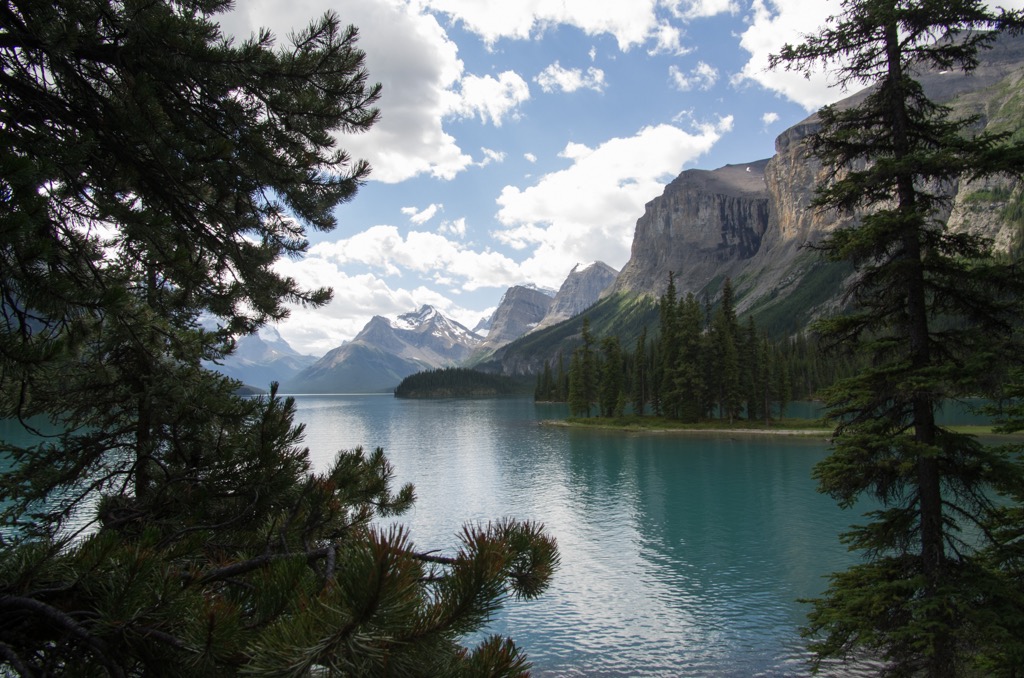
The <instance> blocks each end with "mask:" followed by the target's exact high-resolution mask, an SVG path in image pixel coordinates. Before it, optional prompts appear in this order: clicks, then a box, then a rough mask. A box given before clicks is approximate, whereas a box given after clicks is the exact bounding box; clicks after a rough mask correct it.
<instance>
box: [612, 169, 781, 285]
mask: <svg viewBox="0 0 1024 678" xmlns="http://www.w3.org/2000/svg"><path fill="white" fill-rule="evenodd" d="M767 162H768V161H767V160H760V161H757V162H752V163H749V164H744V165H728V166H726V167H723V168H721V169H717V170H712V171H708V170H687V171H685V172H683V173H682V174H680V175H679V176H678V177H677V178H676V179H675V180H674V181H672V183H670V184H669V185H668V186H666V187H665V192H664V193H663V194H662V195H661V196H660V197H658V198H655V199H654V200H652V201H651V202H649V203H647V205H646V206H645V208H644V214H643V216H642V217H640V218H639V219H638V220H637V222H636V231H635V233H634V235H633V248H632V252H631V255H630V259H629V262H628V263H627V264H626V265H625V267H623V269H622V272H621V273H620V274H619V276H618V278H617V279H616V280H615V283H614V284H613V285H612V286H611V287H610V288H609V289H608V291H607V294H615V293H617V292H623V291H626V292H632V293H641V294H654V295H660V294H661V293H662V292H664V290H665V287H666V285H667V284H668V274H669V271H672V272H674V273H675V275H676V285H677V287H678V288H679V289H680V290H682V291H684V292H686V291H694V292H696V291H699V290H701V289H703V288H704V286H705V285H707V283H708V281H710V280H712V279H714V278H716V277H720V276H722V275H728V274H729V273H730V272H731V271H735V270H738V269H739V268H740V266H741V265H742V262H744V261H747V260H749V259H750V258H752V257H753V256H754V255H756V254H757V253H758V252H759V251H760V249H761V241H762V240H763V239H764V236H765V232H766V231H767V229H768V225H769V219H770V216H771V210H772V206H771V200H770V196H769V194H768V190H767V188H766V187H765V166H766V165H767Z"/></svg>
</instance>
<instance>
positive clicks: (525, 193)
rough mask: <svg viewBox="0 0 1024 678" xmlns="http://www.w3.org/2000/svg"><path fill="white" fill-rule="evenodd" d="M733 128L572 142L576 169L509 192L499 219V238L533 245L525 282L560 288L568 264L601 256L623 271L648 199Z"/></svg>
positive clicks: (665, 128)
mask: <svg viewBox="0 0 1024 678" xmlns="http://www.w3.org/2000/svg"><path fill="white" fill-rule="evenodd" d="M731 128H732V118H731V117H727V118H722V119H720V120H719V121H718V122H717V123H715V124H704V125H701V126H699V127H698V128H697V129H695V130H694V131H693V132H687V131H684V130H683V129H680V128H678V127H675V126H673V125H658V126H654V127H645V128H644V129H641V130H640V131H639V132H637V134H636V135H634V136H633V137H629V138H615V139H610V140H608V141H606V142H605V143H603V144H601V145H600V146H598V147H597V148H589V147H587V146H585V145H583V144H567V145H566V147H565V149H564V150H563V151H562V153H561V155H562V157H565V158H568V159H570V160H572V161H573V162H572V165H571V166H570V167H568V168H566V169H564V170H560V171H557V172H553V173H550V174H547V175H545V176H543V177H541V178H540V179H539V180H538V181H537V183H536V184H534V185H533V186H530V187H528V188H525V189H520V188H518V187H515V186H506V187H505V188H504V189H503V190H502V192H501V196H500V197H499V198H498V205H499V206H500V209H499V211H498V215H497V216H498V220H499V221H500V223H501V224H502V225H503V226H504V227H505V228H504V229H501V230H498V231H496V232H495V233H494V236H495V237H496V238H497V239H499V240H500V241H501V242H504V243H505V244H507V245H509V246H511V247H514V248H517V249H521V250H526V249H529V248H532V249H533V251H532V253H531V255H530V256H529V258H528V259H527V260H526V261H524V262H523V264H522V265H521V269H522V271H523V272H524V273H525V275H524V276H523V279H527V280H532V281H534V282H536V283H537V284H540V285H548V286H551V287H556V288H557V287H558V286H559V285H560V284H561V283H562V281H563V280H564V279H565V276H566V274H567V273H568V271H567V270H563V269H564V268H565V263H566V262H578V261H595V260H601V261H604V262H606V263H608V264H609V265H611V266H614V267H616V268H619V267H621V266H622V265H623V264H624V263H625V262H626V260H627V259H628V257H629V248H630V244H631V243H632V238H633V227H634V225H635V223H636V220H637V218H638V217H640V216H641V215H642V214H643V210H644V204H645V203H646V202H647V201H649V200H650V199H651V198H652V197H654V196H657V195H659V194H660V193H661V192H662V190H664V185H665V183H666V181H667V180H668V179H670V178H672V177H675V176H676V175H677V174H678V173H679V172H680V170H681V169H682V168H683V166H684V165H686V164H687V163H690V162H693V161H694V160H696V159H697V158H699V157H700V156H701V155H703V154H704V153H706V152H707V151H708V150H709V149H710V148H711V147H712V146H713V145H714V144H715V142H717V141H718V140H719V139H720V138H721V137H722V135H723V134H725V133H726V132H728V131H729V130H730V129H731Z"/></svg>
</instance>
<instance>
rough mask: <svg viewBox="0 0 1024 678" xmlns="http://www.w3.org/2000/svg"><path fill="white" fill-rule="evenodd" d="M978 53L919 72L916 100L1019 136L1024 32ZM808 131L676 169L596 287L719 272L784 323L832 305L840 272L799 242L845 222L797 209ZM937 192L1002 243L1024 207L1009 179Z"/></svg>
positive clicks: (702, 277) (1023, 110)
mask: <svg viewBox="0 0 1024 678" xmlns="http://www.w3.org/2000/svg"><path fill="white" fill-rule="evenodd" d="M982 58H983V61H982V63H981V64H980V65H979V67H978V68H977V69H976V70H975V71H974V72H973V73H972V74H971V75H963V74H961V73H957V72H938V71H933V72H927V73H923V74H921V75H920V76H919V79H920V81H921V83H922V85H923V86H924V88H925V91H926V93H927V94H928V96H929V97H930V98H932V99H933V100H934V101H936V102H939V103H945V104H947V105H949V106H950V107H951V108H952V109H953V111H954V115H956V116H967V115H977V116H979V122H978V127H979V128H982V127H987V128H988V129H990V130H995V131H1008V132H1019V130H1020V129H1022V128H1024V84H1022V80H1024V38H1012V37H1009V36H1004V37H1002V38H1000V40H999V41H998V42H997V43H996V46H995V48H994V49H992V50H990V51H988V52H986V53H984V54H983V55H982ZM865 95H866V92H861V93H858V94H856V95H853V96H852V97H850V98H849V99H847V100H845V101H843V102H840V103H839V104H837V105H839V106H841V107H842V106H847V105H851V104H852V103H855V102H857V101H859V100H861V99H862V98H863V97H864V96H865ZM817 126H818V120H817V116H815V115H812V116H810V117H809V118H807V119H805V120H803V121H801V122H800V123H798V124H796V125H794V126H793V127H791V128H790V129H788V130H786V131H785V132H783V133H782V134H781V135H780V136H779V137H778V139H777V140H776V145H775V146H776V154H775V155H774V156H773V157H772V158H770V159H769V160H760V161H756V162H752V163H748V164H740V165H730V166H727V167H723V168H721V169H717V170H713V171H705V170H687V171H685V172H683V173H682V174H680V175H679V177H678V178H676V179H675V180H674V181H673V182H672V183H671V184H669V185H668V186H667V187H666V188H665V191H664V193H663V194H662V195H661V196H659V197H657V198H655V199H654V200H652V201H651V202H649V203H648V204H647V205H646V208H645V210H644V214H643V216H641V217H640V218H639V219H638V220H637V222H636V229H635V234H634V239H633V248H632V252H631V256H630V260H629V262H628V263H627V264H626V266H625V267H624V268H623V270H622V272H621V273H620V274H619V276H618V279H617V280H616V281H615V283H614V284H613V285H612V286H611V287H610V288H609V289H608V291H607V292H606V293H605V294H606V295H612V294H615V293H618V292H626V293H630V294H640V295H654V296H658V295H660V294H662V293H663V292H664V289H665V286H666V284H667V281H668V274H669V271H672V272H674V273H675V275H676V284H677V288H678V289H679V291H680V293H686V292H693V293H695V294H697V295H698V296H701V295H704V294H706V295H708V296H709V297H710V298H711V299H714V298H716V297H717V296H718V294H719V293H720V289H721V284H722V281H723V280H724V279H725V278H726V277H730V278H731V279H732V281H733V286H734V289H735V291H736V298H737V309H738V310H739V311H741V312H743V311H751V312H755V311H756V312H757V313H765V314H769V315H770V314H773V313H774V314H775V316H780V315H788V316H791V317H790V320H791V321H792V322H793V326H794V327H797V326H800V325H801V323H805V322H806V321H808V320H810V319H813V318H814V317H815V316H817V315H819V314H820V313H822V312H824V311H826V310H829V309H831V308H834V307H835V306H836V304H837V303H839V291H840V289H841V285H842V282H843V279H844V277H845V276H848V275H849V274H850V272H849V271H848V270H846V271H845V272H844V270H842V269H840V268H838V265H835V264H825V263H824V262H823V261H822V260H821V259H820V258H819V257H817V256H816V255H814V253H813V252H811V251H809V250H808V249H807V248H806V247H805V246H806V245H808V244H813V243H815V242H817V241H819V240H820V239H821V238H822V237H824V236H825V235H826V234H828V233H829V232H831V231H832V230H833V229H834V228H836V226H837V225H838V224H840V223H842V222H843V220H844V219H845V220H848V219H850V218H851V217H843V218H840V217H838V216H837V215H836V214H834V213H827V212H822V211H819V210H815V209H812V208H810V207H809V205H810V202H811V200H812V199H813V197H814V193H815V187H816V186H818V185H819V184H820V183H821V182H822V181H824V180H826V179H827V178H828V174H829V168H824V167H822V165H821V163H820V162H818V161H817V160H816V159H814V158H813V157H811V156H810V155H809V153H808V151H807V149H806V147H805V145H804V143H803V140H804V139H805V138H806V137H807V136H808V135H809V134H811V133H812V132H814V131H815V130H816V129H817ZM948 191H949V195H950V198H951V212H950V214H949V219H948V224H949V227H950V228H952V229H954V230H966V231H970V232H973V233H977V234H981V235H984V236H986V237H989V238H992V240H993V242H994V243H995V245H996V247H999V248H1002V249H1006V248H1007V247H1009V245H1010V244H1011V242H1012V241H1013V239H1014V237H1016V236H1015V233H1016V232H1017V231H1018V229H1019V224H1016V223H1014V220H1013V219H1011V218H1008V215H1011V214H1012V213H1013V211H1014V210H1015V209H1016V210H1017V211H1018V212H1020V213H1022V214H1024V209H1019V208H1021V207H1022V199H1021V190H1020V187H1019V186H1018V185H1017V183H1016V182H1014V181H1012V180H1010V179H990V180H986V181H985V182H983V183H974V184H968V183H963V184H960V185H955V186H952V187H949V188H948ZM852 218H856V217H852ZM829 267H831V268H829ZM794 313H797V314H798V315H799V317H796V316H794V315H793V314H794Z"/></svg>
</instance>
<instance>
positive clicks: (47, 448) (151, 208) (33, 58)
mask: <svg viewBox="0 0 1024 678" xmlns="http://www.w3.org/2000/svg"><path fill="white" fill-rule="evenodd" d="M230 4H231V3H228V2H225V1H224V0H187V1H184V2H165V1H163V0H156V1H154V2H145V3H137V2H129V3H121V2H111V1H110V0H76V1H74V2H72V1H64V0H60V1H58V2H42V1H40V0H12V1H11V2H7V3H5V5H4V7H3V8H2V9H0V17H2V19H0V65H2V67H0V203H2V205H3V209H0V260H2V266H0V416H3V417H5V418H9V419H12V420H15V421H20V422H23V424H24V425H25V426H26V427H30V424H28V422H35V421H44V422H46V423H47V424H49V425H50V426H51V427H52V429H53V430H56V431H58V433H56V434H53V435H45V434H43V432H41V431H40V432H39V434H40V435H39V438H38V442H34V443H30V444H25V445H20V446H19V445H15V444H12V443H10V442H8V441H4V442H2V443H0V456H2V457H3V458H4V460H5V463H8V464H9V466H8V468H7V469H6V471H5V472H4V474H3V476H2V478H0V502H2V508H3V510H2V513H0V518H2V521H3V523H2V529H3V532H2V534H3V542H2V544H0V546H2V549H0V673H3V674H4V675H8V674H11V675H13V674H20V675H81V676H91V675H103V674H106V675H113V676H123V675H172V676H231V675H240V674H250V675H253V674H255V675H261V674H262V675H275V676H278V675H310V674H316V675H342V674H344V675H351V674H356V675H384V674H390V675H410V676H414V675H424V676H435V675H460V674H463V675H478V674H480V673H490V674H492V675H523V674H524V673H525V671H526V668H527V666H526V663H525V660H524V657H523V656H522V654H521V653H520V652H519V651H518V649H517V648H516V647H515V645H514V643H512V642H511V641H510V640H507V639H501V638H494V639H489V640H486V641H484V642H482V643H480V644H479V645H478V646H477V647H476V648H472V649H471V648H467V647H464V646H463V644H462V643H463V639H464V638H466V637H467V636H468V635H469V634H471V633H475V632H477V631H478V630H479V629H480V628H481V627H482V626H483V624H485V623H486V621H487V619H488V618H489V616H490V615H491V614H492V613H493V612H494V611H495V610H496V609H497V608H498V607H499V606H501V605H502V604H503V603H504V602H505V601H506V600H507V599H509V598H531V597H533V596H536V595H538V594H539V593H540V592H541V591H542V590H543V589H544V588H545V586H546V585H547V582H548V581H549V580H550V577H551V574H552V571H553V569H554V567H555V566H556V565H557V561H558V555H557V551H556V549H555V544H554V541H553V540H552V539H551V538H550V537H549V536H548V535H546V534H545V533H544V532H543V530H542V529H541V528H540V526H537V525H534V524H532V523H519V522H514V521H506V522H501V523H496V524H493V525H488V526H481V527H467V528H466V530H465V531H464V534H463V535H462V546H461V547H460V548H459V550H458V552H457V553H456V555H455V556H453V557H442V556H436V555H427V554H423V553H420V552H418V551H416V549H415V547H414V544H413V543H412V542H411V540H410V539H409V537H408V535H406V533H405V532H404V530H402V529H401V528H397V527H396V528H390V529H386V530H385V529H381V528H379V527H376V526H375V525H376V521H377V520H378V519H379V518H382V517H388V516H399V515H401V514H402V513H403V512H405V511H406V510H407V509H408V508H409V506H410V505H411V504H412V502H413V499H414V492H413V488H412V486H410V485H407V486H404V487H401V488H398V489H397V490H393V489H392V487H391V484H392V476H393V474H392V469H391V466H390V464H389V463H388V461H387V459H386V457H385V456H384V453H383V451H382V450H379V449H378V450H376V451H375V452H373V453H372V454H367V453H364V451H362V450H361V449H357V450H353V451H347V452H340V453H339V454H338V456H337V458H336V460H335V462H334V464H333V465H332V466H331V467H330V468H328V469H326V470H325V471H321V472H313V471H312V470H311V463H310V458H309V453H308V450H306V449H305V448H303V447H301V442H302V438H303V430H302V427H301V426H296V425H294V415H295V407H294V402H293V401H291V400H290V399H282V398H280V397H279V396H278V395H277V393H276V387H275V388H272V390H271V393H270V394H269V395H268V396H267V397H259V398H251V399H248V398H242V397H239V396H238V395H237V393H236V389H237V388H238V386H239V384H238V383H237V382H234V381H231V380H228V379H226V378H224V377H222V376H220V375H217V374H216V373H213V372H209V371H207V370H204V369H203V368H202V367H201V365H202V363H203V361H205V360H211V359H217V358H220V357H223V356H225V355H227V354H228V353H229V352H230V351H231V349H232V345H233V339H232V337H234V336H237V335H239V334H244V333H247V332H253V331H255V330H257V329H258V328H259V327H260V326H261V325H262V324H264V323H265V322H267V321H269V320H273V319H277V318H281V317H283V316H284V315H286V313H287V310H286V306H285V305H286V304H287V303H290V302H297V303H304V304H307V305H311V306H318V305H321V304H323V303H325V302H326V301H327V300H328V299H329V298H330V291H329V290H304V289H302V288H300V287H299V286H298V285H297V283H296V282H295V281H294V280H291V279H288V278H285V277H282V276H281V275H280V274H278V273H277V272H276V271H275V268H274V264H275V262H276V260H277V259H278V258H279V257H281V256H297V255H301V254H302V253H303V252H304V251H305V250H306V248H307V241H306V238H305V233H306V230H305V229H306V228H314V229H319V230H329V229H330V228H332V227H333V226H334V216H333V214H334V209H335V207H336V206H337V205H338V204H339V203H340V202H343V201H345V200H348V199H350V198H352V197H353V196H354V194H355V192H356V190H357V189H358V187H359V185H360V184H361V183H362V181H363V180H364V179H365V178H366V176H367V174H368V172H369V167H368V165H367V164H366V163H365V162H362V161H352V160H351V159H350V158H349V157H348V156H347V154H346V153H345V152H344V151H342V150H340V149H338V148H337V147H336V135H339V134H348V133H357V132H360V131H362V130H365V129H368V128H369V127H370V126H371V125H372V124H373V123H374V121H375V120H376V119H377V110H376V109H375V108H374V103H375V101H376V100H377V98H378V96H379V93H380V88H379V86H376V85H369V84H368V82H367V74H366V71H365V69H364V66H363V61H364V55H363V53H362V52H361V51H360V50H359V49H357V48H356V39H357V35H358V33H357V31H356V30H355V28H352V27H349V28H343V27H342V26H341V25H340V24H339V22H338V19H337V18H336V17H335V16H334V15H333V14H328V15H325V16H324V17H322V18H320V19H318V20H316V21H314V22H313V23H312V24H311V25H310V26H309V27H308V28H307V29H305V30H303V31H299V32H298V33H296V34H295V36H294V37H293V38H292V40H291V44H289V45H287V46H282V47H280V48H278V47H275V46H274V39H273V36H271V35H270V34H269V33H268V32H265V31H264V32H260V33H259V34H258V35H256V36H254V37H253V38H251V39H249V40H246V41H244V42H242V43H240V44H237V45H236V44H233V43H231V42H229V41H227V40H225V39H223V37H222V36H221V34H220V32H219V28H218V24H217V21H216V14H218V13H220V12H223V11H225V10H226V9H228V8H229V7H230ZM201 320H202V322H200V321H201ZM211 326H212V329H210V328H211Z"/></svg>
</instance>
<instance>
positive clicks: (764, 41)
mask: <svg viewBox="0 0 1024 678" xmlns="http://www.w3.org/2000/svg"><path fill="white" fill-rule="evenodd" d="M840 10H841V7H840V3H839V0H754V1H753V4H752V6H751V12H752V14H751V16H750V17H748V22H749V26H750V27H749V28H747V30H746V31H744V32H743V34H742V35H741V36H740V47H742V48H743V49H744V50H746V51H747V52H749V53H750V59H749V60H748V61H747V63H746V64H745V65H744V66H743V69H742V71H741V72H740V73H739V74H737V76H736V77H734V79H733V83H734V84H742V83H743V82H745V81H748V80H749V81H753V82H755V83H757V84H759V85H761V86H762V87H764V88H766V89H768V90H772V91H774V92H778V93H779V94H781V95H782V96H784V97H785V98H787V99H789V100H790V101H793V102H795V103H797V104H799V105H801V106H803V107H804V108H805V109H806V110H807V111H814V110H817V109H818V108H820V107H821V106H823V105H825V104H828V103H831V102H833V101H837V100H838V99H841V98H842V97H843V96H844V95H845V94H844V92H843V91H842V90H841V89H839V88H832V87H830V86H829V84H830V83H829V79H828V76H827V75H826V74H825V73H824V72H817V73H812V74H811V75H810V76H809V77H807V76H805V75H804V73H802V72H794V71H786V70H785V69H784V68H777V69H774V70H768V57H769V55H771V54H777V53H778V52H779V51H780V50H781V49H782V47H783V45H785V44H787V43H791V44H795V43H799V42H800V41H801V36H803V35H808V34H813V33H815V32H817V31H818V29H819V28H821V27H822V26H823V25H825V23H826V19H828V17H829V16H831V15H833V14H837V13H838V12H839V11H840Z"/></svg>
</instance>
